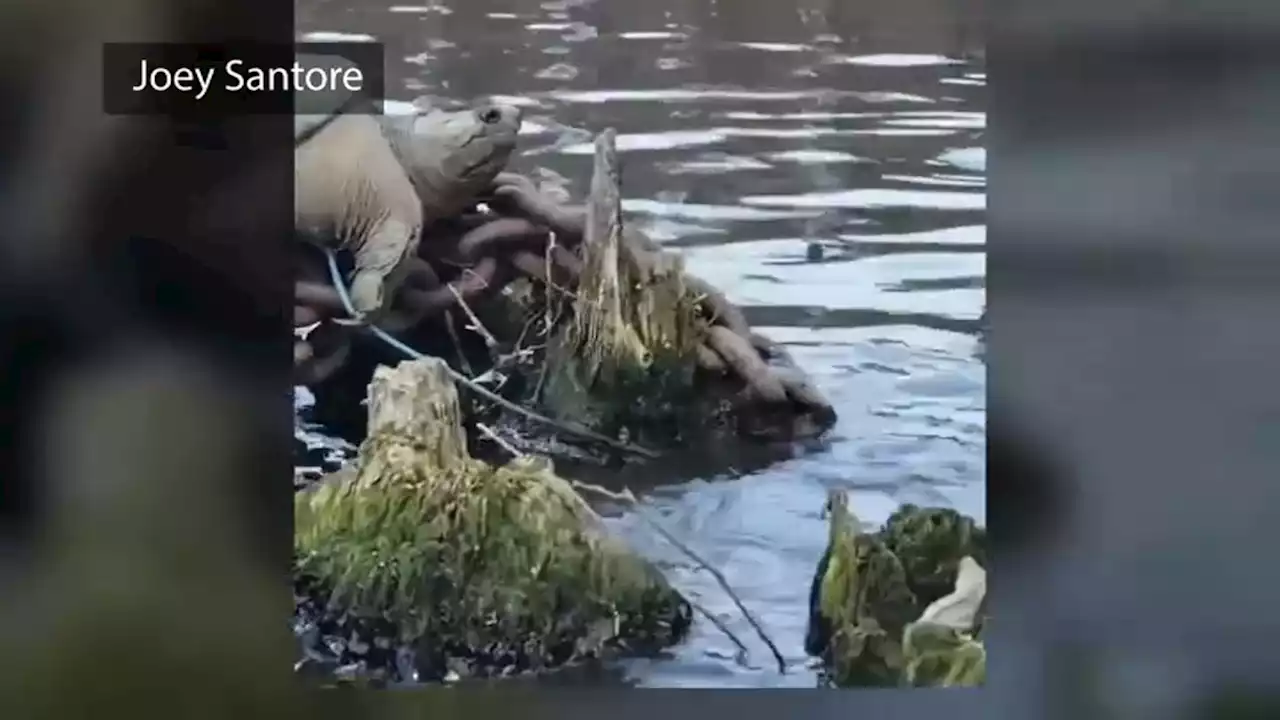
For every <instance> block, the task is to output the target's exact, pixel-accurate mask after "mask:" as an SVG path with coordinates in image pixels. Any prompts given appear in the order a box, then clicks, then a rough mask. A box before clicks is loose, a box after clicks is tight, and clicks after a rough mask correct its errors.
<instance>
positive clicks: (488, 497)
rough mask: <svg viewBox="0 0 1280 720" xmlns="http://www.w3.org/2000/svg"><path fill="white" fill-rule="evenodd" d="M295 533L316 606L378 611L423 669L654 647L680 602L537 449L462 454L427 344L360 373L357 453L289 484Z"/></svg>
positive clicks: (472, 669) (477, 667)
mask: <svg viewBox="0 0 1280 720" xmlns="http://www.w3.org/2000/svg"><path fill="white" fill-rule="evenodd" d="M295 543H296V554H297V568H296V569H297V571H298V572H299V573H302V574H304V575H306V576H307V577H308V578H313V579H314V581H315V585H316V586H317V587H323V588H325V593H326V594H327V596H328V597H327V601H328V603H329V605H330V606H331V607H335V608H340V609H341V612H343V613H346V614H350V615H355V616H359V617H365V618H370V619H384V620H387V621H389V622H391V623H393V624H394V626H395V627H396V628H397V629H398V633H399V636H400V637H401V639H402V640H403V641H404V642H407V643H408V644H409V645H410V646H412V648H413V654H414V656H415V657H414V661H415V665H416V669H417V672H418V674H419V677H420V678H423V679H431V678H441V677H444V675H445V674H446V673H447V672H448V671H449V670H452V671H453V672H454V673H457V674H462V675H465V674H473V675H493V674H511V673H515V672H525V671H539V670H547V669H552V668H555V667H558V666H561V665H564V664H566V663H571V662H574V661H578V660H583V659H587V658H592V657H599V656H601V655H607V654H613V653H616V652H619V651H621V650H622V649H624V648H626V649H630V650H647V649H657V648H660V647H662V646H665V645H668V644H670V643H673V642H675V641H677V640H678V639H679V638H680V637H681V636H682V635H683V633H684V631H685V629H686V628H687V626H688V623H689V618H690V608H689V606H688V604H687V603H686V601H685V600H684V599H683V598H682V597H681V596H680V595H679V594H678V593H677V592H676V591H675V590H673V589H672V588H671V587H670V586H669V585H668V584H667V582H666V581H665V579H664V578H663V577H662V576H661V575H660V574H659V573H658V572H657V571H656V570H655V569H654V568H653V567H652V566H651V565H650V564H649V563H647V562H646V561H644V560H643V559H642V558H640V557H639V556H637V555H636V554H634V553H633V552H632V551H631V550H629V549H628V548H626V547H625V546H624V545H622V544H621V543H620V542H618V541H617V540H615V539H614V538H612V537H611V536H609V535H608V534H607V533H606V532H605V530H604V528H603V527H602V525H601V524H600V523H599V519H598V517H597V516H596V515H595V513H594V512H593V511H592V510H591V508H590V507H589V506H588V505H587V504H586V502H585V501H584V500H583V499H582V498H581V497H580V496H578V494H577V493H576V492H575V491H574V490H573V489H572V487H571V486H570V485H569V484H568V483H567V482H566V481H565V480H563V479H561V478H559V477H558V476H557V475H556V474H555V472H554V470H553V469H552V467H551V464H550V462H549V461H547V460H545V459H540V458H529V457H526V458H520V459H517V460H515V461H512V462H511V463H509V464H507V465H505V466H502V467H494V466H491V465H488V464H485V463H483V462H480V461H478V460H475V459H473V458H472V457H471V456H470V454H469V453H468V451H467V444H466V439H465V435H464V433H463V431H462V426H461V414H460V410H459V407H458V398H457V391H456V390H455V387H454V383H453V380H452V379H451V378H450V376H449V374H448V372H447V370H446V367H445V365H444V363H443V362H442V361H439V360H435V359H430V358H427V359H421V360H413V361H405V362H402V363H400V364H399V365H398V366H397V367H395V368H391V367H380V368H379V369H378V370H377V371H376V372H375V373H374V377H373V381H372V383H371V385H370V388H369V420H368V435H367V437H366V438H365V440H364V442H363V443H362V445H361V447H360V450H359V456H358V459H357V461H356V463H355V465H354V466H353V467H352V468H350V469H349V470H347V471H341V472H339V473H336V474H335V475H334V476H332V477H331V478H329V479H327V480H326V481H324V482H321V483H320V484H319V485H318V486H317V487H316V488H315V489H314V490H312V491H309V492H304V493H300V494H299V495H298V497H297V504H296V532H295ZM460 668H461V669H460Z"/></svg>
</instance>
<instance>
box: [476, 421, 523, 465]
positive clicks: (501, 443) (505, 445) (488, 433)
mask: <svg viewBox="0 0 1280 720" xmlns="http://www.w3.org/2000/svg"><path fill="white" fill-rule="evenodd" d="M476 429H477V430H479V431H480V432H481V433H482V434H483V435H484V436H485V437H487V438H489V439H490V440H492V441H494V442H495V443H497V445H498V447H500V448H502V449H503V450H506V451H507V452H509V453H511V455H512V457H518V458H519V457H524V453H522V452H520V451H519V450H517V449H516V447H515V446H514V445H512V444H511V443H509V442H507V441H506V440H504V439H503V438H502V436H501V435H499V434H498V433H496V432H494V431H493V428H491V427H489V426H488V425H485V424H484V423H481V422H478V423H476Z"/></svg>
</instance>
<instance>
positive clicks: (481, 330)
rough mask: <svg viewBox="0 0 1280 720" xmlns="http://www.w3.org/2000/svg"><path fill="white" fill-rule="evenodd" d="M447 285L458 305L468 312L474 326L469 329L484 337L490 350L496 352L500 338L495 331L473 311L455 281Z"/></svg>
mask: <svg viewBox="0 0 1280 720" xmlns="http://www.w3.org/2000/svg"><path fill="white" fill-rule="evenodd" d="M447 287H448V288H449V292H451V293H453V297H454V299H455V300H457V301H458V305H460V306H462V311H463V312H465V313H466V314H467V317H469V318H471V323H472V325H473V326H474V327H471V328H468V329H469V330H471V331H473V332H475V333H476V334H477V335H479V336H480V337H482V338H484V344H485V345H488V346H489V350H490V352H496V351H497V347H498V339H497V338H495V337H494V336H493V333H491V332H489V329H488V328H486V327H485V326H484V323H482V322H480V318H478V317H476V314H475V313H474V312H472V311H471V306H470V305H468V304H467V300H466V298H464V297H462V293H460V292H458V288H456V287H454V286H453V283H449V284H448V286H447Z"/></svg>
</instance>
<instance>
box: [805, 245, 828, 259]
mask: <svg viewBox="0 0 1280 720" xmlns="http://www.w3.org/2000/svg"><path fill="white" fill-rule="evenodd" d="M824 254H825V248H823V247H822V243H819V242H811V243H809V246H808V247H806V248H805V253H804V255H805V258H806V259H807V260H808V261H809V262H822V257H823V255H824Z"/></svg>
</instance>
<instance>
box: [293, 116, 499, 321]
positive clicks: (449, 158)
mask: <svg viewBox="0 0 1280 720" xmlns="http://www.w3.org/2000/svg"><path fill="white" fill-rule="evenodd" d="M520 121H521V120H520V111H519V109H517V108H515V107H512V106H507V105H482V106H477V107H475V108H469V109H466V110H460V111H455V112H446V111H443V110H432V109H430V108H426V107H419V108H418V109H417V110H416V111H415V112H414V113H413V114H411V115H405V116H383V117H380V116H376V115H369V114H345V113H344V114H340V115H338V116H337V117H335V118H333V119H332V120H328V121H327V122H325V123H320V122H315V121H313V120H311V119H308V118H299V120H298V121H297V122H296V123H295V124H296V125H297V127H298V128H307V130H308V131H309V132H314V134H313V135H311V136H310V137H309V138H307V139H306V140H305V142H302V143H301V144H300V145H298V146H297V148H296V149H295V151H294V153H295V157H294V161H295V166H294V167H295V169H294V197H295V206H294V223H295V228H296V231H297V233H298V235H299V237H300V238H301V239H303V240H304V241H306V242H310V243H313V244H315V245H318V246H320V247H322V248H329V249H335V250H337V249H347V250H350V251H351V252H352V254H353V256H354V258H355V270H354V273H353V275H352V277H351V279H350V283H349V285H350V287H349V290H350V294H351V301H352V305H353V306H354V307H355V310H356V311H357V313H359V315H360V318H359V319H358V321H360V322H365V321H368V320H369V319H370V316H376V315H377V314H378V313H379V311H382V310H385V309H386V307H387V305H388V304H389V303H386V302H385V300H386V299H387V298H389V297H390V296H391V295H392V293H393V292H394V291H395V289H396V288H397V287H398V286H399V285H400V283H401V282H402V281H403V279H404V272H405V269H406V268H405V263H404V260H405V259H406V258H408V257H410V256H411V255H413V254H414V253H416V252H417V248H418V242H419V240H420V236H421V233H422V228H423V226H424V225H427V224H429V223H431V222H434V221H435V220H438V219H441V218H444V217H447V216H449V215H453V214H456V213H458V212H460V211H461V210H463V209H464V208H465V207H466V206H467V205H469V204H470V203H471V202H472V201H473V200H474V198H475V197H476V196H477V195H478V194H479V193H480V192H482V191H484V190H485V189H487V188H488V187H489V186H490V185H491V184H492V182H493V179H494V177H495V176H496V175H497V173H498V172H499V171H500V170H502V169H503V168H504V167H505V166H506V164H507V160H508V159H509V158H510V157H511V153H512V150H513V149H514V148H515V144H516V135H517V134H518V132H519V130H520ZM317 126H318V127H319V129H318V130H315V127H317Z"/></svg>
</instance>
